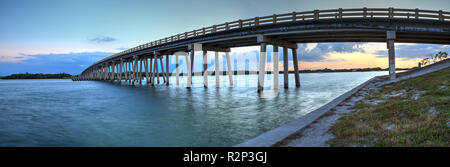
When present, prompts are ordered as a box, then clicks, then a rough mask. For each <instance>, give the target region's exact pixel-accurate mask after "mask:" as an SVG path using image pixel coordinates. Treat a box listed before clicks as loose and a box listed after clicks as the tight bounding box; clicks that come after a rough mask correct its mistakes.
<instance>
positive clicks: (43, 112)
mask: <svg viewBox="0 0 450 167" xmlns="http://www.w3.org/2000/svg"><path fill="white" fill-rule="evenodd" d="M384 74H386V72H347V73H310V74H301V75H300V77H301V88H295V83H294V76H293V75H292V74H290V88H289V89H283V75H280V80H279V81H280V84H279V85H280V89H279V92H278V93H273V92H272V91H271V85H272V82H273V81H272V80H271V76H270V75H267V76H266V85H267V86H266V89H267V91H266V94H264V96H262V97H261V96H259V95H258V93H257V91H256V83H257V76H256V75H251V76H243V75H241V76H234V78H233V79H234V83H235V87H233V88H230V87H227V86H226V85H228V76H221V85H222V87H218V88H216V87H215V81H214V76H211V77H210V78H209V80H210V81H209V86H210V87H209V88H207V89H204V88H203V77H201V76H196V77H194V79H193V81H194V85H193V86H194V88H192V89H186V88H184V87H183V85H185V84H186V78H180V84H181V85H180V86H178V87H177V86H174V85H173V84H174V83H175V78H171V80H170V83H171V85H170V86H169V88H168V87H167V86H166V85H163V84H161V85H157V86H155V87H150V86H148V85H142V86H140V85H136V86H132V85H126V84H118V83H110V82H100V81H81V82H72V81H71V80H0V90H1V91H0V146H232V145H235V144H239V143H241V142H243V141H245V140H247V139H250V138H252V137H255V136H257V135H259V134H261V133H263V132H265V131H268V130H271V129H273V128H276V127H278V126H280V125H282V124H285V123H287V122H289V121H291V120H293V119H296V118H298V117H300V116H302V115H304V114H306V113H308V112H311V111H312V110H314V109H316V108H318V107H320V106H321V105H323V104H325V103H327V102H329V101H331V100H332V99H333V98H335V97H337V96H339V95H340V94H342V93H344V92H346V91H348V90H350V89H352V88H353V87H355V86H357V85H358V84H360V83H362V82H364V81H366V80H368V79H370V78H371V77H373V76H376V75H384Z"/></svg>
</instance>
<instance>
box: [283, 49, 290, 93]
mask: <svg viewBox="0 0 450 167" xmlns="http://www.w3.org/2000/svg"><path fill="white" fill-rule="evenodd" d="M288 63H289V59H288V48H287V47H285V46H284V47H283V76H284V88H289V65H288Z"/></svg>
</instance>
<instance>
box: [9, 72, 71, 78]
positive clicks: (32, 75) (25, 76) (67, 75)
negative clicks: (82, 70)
mask: <svg viewBox="0 0 450 167" xmlns="http://www.w3.org/2000/svg"><path fill="white" fill-rule="evenodd" d="M71 77H72V75H70V74H67V73H59V74H42V73H37V74H31V73H24V74H12V75H9V76H5V77H0V79H64V78H71Z"/></svg>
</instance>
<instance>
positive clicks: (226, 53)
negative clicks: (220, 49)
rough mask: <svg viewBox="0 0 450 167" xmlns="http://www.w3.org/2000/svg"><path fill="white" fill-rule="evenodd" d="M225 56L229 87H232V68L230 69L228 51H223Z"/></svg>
mask: <svg viewBox="0 0 450 167" xmlns="http://www.w3.org/2000/svg"><path fill="white" fill-rule="evenodd" d="M225 57H226V59H227V74H228V80H229V83H230V87H233V73H234V72H233V69H231V60H230V52H225Z"/></svg>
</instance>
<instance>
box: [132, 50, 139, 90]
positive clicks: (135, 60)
mask: <svg viewBox="0 0 450 167" xmlns="http://www.w3.org/2000/svg"><path fill="white" fill-rule="evenodd" d="M133 58H134V63H133V81H132V84H133V85H134V84H135V82H136V81H137V70H138V68H137V66H138V58H137V56H133Z"/></svg>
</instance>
